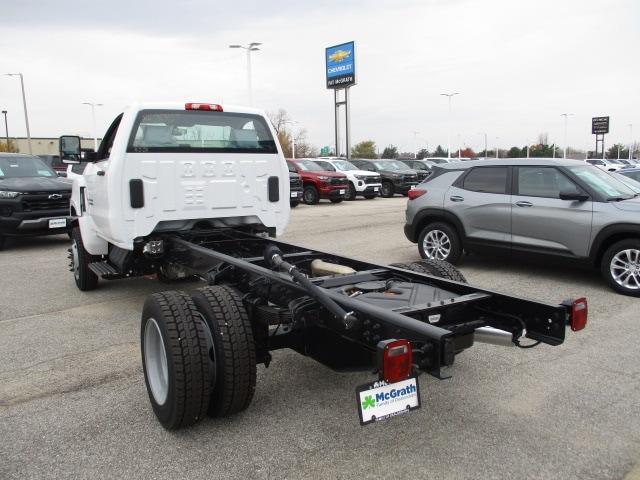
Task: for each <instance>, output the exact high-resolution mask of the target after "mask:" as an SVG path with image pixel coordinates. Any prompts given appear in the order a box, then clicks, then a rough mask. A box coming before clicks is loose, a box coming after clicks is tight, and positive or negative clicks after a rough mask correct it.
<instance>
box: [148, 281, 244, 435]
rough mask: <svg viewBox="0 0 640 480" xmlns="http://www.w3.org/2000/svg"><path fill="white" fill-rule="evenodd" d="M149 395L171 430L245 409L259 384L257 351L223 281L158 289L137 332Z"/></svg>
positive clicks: (237, 304) (240, 307) (233, 293)
mask: <svg viewBox="0 0 640 480" xmlns="http://www.w3.org/2000/svg"><path fill="white" fill-rule="evenodd" d="M140 341H141V345H142V365H143V370H144V377H145V383H146V386H147V392H148V394H149V400H150V401H151V405H152V407H153V411H154V413H155V414H156V417H157V418H158V420H159V421H160V423H161V424H162V426H163V427H165V428H166V429H168V430H175V429H178V428H182V427H186V426H189V425H193V424H194V423H196V422H198V421H199V420H200V419H202V418H203V417H204V416H205V415H207V414H208V415H210V416H214V417H224V416H228V415H232V414H234V413H238V412H241V411H242V410H244V409H246V408H247V407H248V406H249V404H250V403H251V400H252V398H253V394H254V391H255V386H256V353H255V343H254V339H253V331H252V329H251V323H250V321H249V316H248V314H247V312H246V310H245V308H244V305H243V303H242V299H241V297H240V294H239V293H238V292H237V291H236V290H235V289H233V288H231V287H228V286H211V287H204V288H201V289H199V290H197V291H195V292H194V293H193V294H192V295H191V296H189V295H187V294H186V293H184V292H179V291H169V292H162V293H156V294H153V295H151V296H149V297H148V298H147V300H146V301H145V304H144V308H143V311H142V322H141V329H140Z"/></svg>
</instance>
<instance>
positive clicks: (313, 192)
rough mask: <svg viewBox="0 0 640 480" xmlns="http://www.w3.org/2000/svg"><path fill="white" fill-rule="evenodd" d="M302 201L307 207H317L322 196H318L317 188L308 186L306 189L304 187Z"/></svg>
mask: <svg viewBox="0 0 640 480" xmlns="http://www.w3.org/2000/svg"><path fill="white" fill-rule="evenodd" d="M302 199H303V200H304V203H306V204H307V205H315V204H317V203H318V202H319V201H320V195H318V190H317V189H316V187H314V186H313V185H307V186H306V187H304V191H303V193H302Z"/></svg>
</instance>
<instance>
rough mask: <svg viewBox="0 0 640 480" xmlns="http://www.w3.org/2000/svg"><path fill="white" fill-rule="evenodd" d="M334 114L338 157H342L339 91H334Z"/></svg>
mask: <svg viewBox="0 0 640 480" xmlns="http://www.w3.org/2000/svg"><path fill="white" fill-rule="evenodd" d="M333 101H334V105H333V114H334V117H335V130H336V151H335V155H336V157H339V156H340V103H339V102H338V89H337V88H336V89H334V90H333Z"/></svg>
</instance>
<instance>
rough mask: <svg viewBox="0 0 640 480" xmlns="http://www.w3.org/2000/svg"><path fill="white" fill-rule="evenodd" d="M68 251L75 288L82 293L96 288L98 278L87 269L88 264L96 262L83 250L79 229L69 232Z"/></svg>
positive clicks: (75, 228)
mask: <svg viewBox="0 0 640 480" xmlns="http://www.w3.org/2000/svg"><path fill="white" fill-rule="evenodd" d="M69 250H70V252H69V253H70V254H71V255H70V259H71V271H72V272H73V278H74V280H75V282H76V286H77V287H78V289H79V290H82V291H83V292H87V291H89V290H94V289H95V288H96V287H97V286H98V276H97V275H96V274H95V273H93V272H92V271H91V270H90V269H89V264H90V263H91V262H94V261H96V258H95V257H94V256H93V255H90V254H89V253H88V252H87V251H86V250H85V249H84V244H83V243H82V234H81V233H80V228H79V227H74V229H73V230H72V231H71V248H70V249H69Z"/></svg>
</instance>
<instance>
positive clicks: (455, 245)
mask: <svg viewBox="0 0 640 480" xmlns="http://www.w3.org/2000/svg"><path fill="white" fill-rule="evenodd" d="M418 250H419V252H420V256H421V257H422V258H424V259H426V260H444V261H445V262H449V263H451V264H454V265H456V264H458V263H460V258H461V257H462V243H461V241H460V237H459V236H458V233H457V232H456V231H455V229H454V228H453V227H451V226H450V225H449V224H447V223H442V222H436V223H431V224H429V225H427V226H426V227H424V228H423V229H422V231H421V232H420V236H419V237H418Z"/></svg>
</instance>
